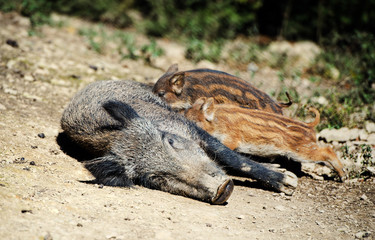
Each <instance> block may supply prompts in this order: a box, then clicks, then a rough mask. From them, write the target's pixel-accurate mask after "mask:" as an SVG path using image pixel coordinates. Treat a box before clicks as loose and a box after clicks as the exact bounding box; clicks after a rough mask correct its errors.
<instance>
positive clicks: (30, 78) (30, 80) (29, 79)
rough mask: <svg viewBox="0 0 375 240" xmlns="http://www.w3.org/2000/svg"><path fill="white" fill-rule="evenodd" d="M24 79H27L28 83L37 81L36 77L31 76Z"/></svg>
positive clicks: (28, 75)
mask: <svg viewBox="0 0 375 240" xmlns="http://www.w3.org/2000/svg"><path fill="white" fill-rule="evenodd" d="M24 79H25V80H26V81H29V82H32V81H34V80H35V79H34V77H33V76H31V75H30V74H27V75H25V77H24Z"/></svg>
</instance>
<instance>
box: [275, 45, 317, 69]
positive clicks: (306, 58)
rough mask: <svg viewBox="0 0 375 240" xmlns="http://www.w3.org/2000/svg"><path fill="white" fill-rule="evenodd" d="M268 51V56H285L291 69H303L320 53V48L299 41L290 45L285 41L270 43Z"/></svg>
mask: <svg viewBox="0 0 375 240" xmlns="http://www.w3.org/2000/svg"><path fill="white" fill-rule="evenodd" d="M268 51H269V53H270V55H271V56H272V55H275V54H279V55H280V54H286V56H287V57H288V59H290V61H288V64H289V65H290V67H292V68H297V69H305V68H308V67H309V66H310V65H311V63H312V62H313V60H314V59H315V58H316V57H317V56H318V55H319V54H320V53H321V51H322V50H321V48H320V47H319V46H318V45H317V44H315V43H313V42H309V41H301V42H297V43H293V44H292V43H290V42H287V41H277V42H272V43H271V44H270V45H269V47H268Z"/></svg>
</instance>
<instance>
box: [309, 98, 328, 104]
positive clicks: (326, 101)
mask: <svg viewBox="0 0 375 240" xmlns="http://www.w3.org/2000/svg"><path fill="white" fill-rule="evenodd" d="M311 100H312V101H313V102H316V103H319V104H320V105H328V100H327V98H325V97H323V96H319V97H313V98H312V99H311Z"/></svg>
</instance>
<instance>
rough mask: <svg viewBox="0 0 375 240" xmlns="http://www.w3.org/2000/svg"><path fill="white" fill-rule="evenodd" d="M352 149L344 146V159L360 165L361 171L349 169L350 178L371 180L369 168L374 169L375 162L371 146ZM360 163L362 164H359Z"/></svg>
mask: <svg viewBox="0 0 375 240" xmlns="http://www.w3.org/2000/svg"><path fill="white" fill-rule="evenodd" d="M353 148H354V149H350V148H349V146H348V145H344V146H343V147H342V148H341V151H342V153H343V156H342V157H343V158H344V159H350V160H351V161H353V162H355V163H358V164H359V166H360V169H349V173H348V175H349V177H350V178H364V179H366V178H369V177H371V175H372V173H371V172H370V171H369V170H368V167H374V166H375V162H373V160H372V159H373V157H372V154H373V152H372V148H371V146H370V145H366V144H362V145H359V146H355V147H353ZM358 161H360V162H358Z"/></svg>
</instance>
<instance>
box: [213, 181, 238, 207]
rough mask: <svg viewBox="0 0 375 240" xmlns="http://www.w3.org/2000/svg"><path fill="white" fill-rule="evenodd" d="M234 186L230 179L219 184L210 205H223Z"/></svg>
mask: <svg viewBox="0 0 375 240" xmlns="http://www.w3.org/2000/svg"><path fill="white" fill-rule="evenodd" d="M233 188H234V184H233V181H232V179H227V180H225V182H224V183H223V184H221V185H220V186H219V187H218V189H217V193H216V196H215V197H214V198H212V201H211V203H212V204H223V203H225V202H226V201H227V200H228V198H229V197H230V195H231V194H232V192H233Z"/></svg>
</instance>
